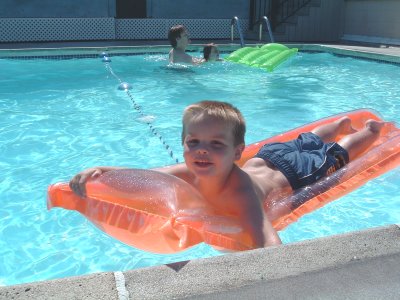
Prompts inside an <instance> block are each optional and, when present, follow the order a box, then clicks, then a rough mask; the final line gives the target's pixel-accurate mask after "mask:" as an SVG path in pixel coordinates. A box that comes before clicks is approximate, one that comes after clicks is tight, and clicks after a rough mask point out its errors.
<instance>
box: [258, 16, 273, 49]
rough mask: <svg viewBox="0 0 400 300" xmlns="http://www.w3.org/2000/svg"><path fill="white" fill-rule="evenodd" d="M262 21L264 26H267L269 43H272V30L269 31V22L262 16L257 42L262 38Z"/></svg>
mask: <svg viewBox="0 0 400 300" xmlns="http://www.w3.org/2000/svg"><path fill="white" fill-rule="evenodd" d="M263 20H264V22H265V24H266V25H267V29H268V33H269V38H270V40H271V43H274V37H273V36H272V30H271V24H270V23H269V20H268V18H267V17H266V16H263V17H262V18H261V21H260V27H259V40H260V41H261V37H262V30H263Z"/></svg>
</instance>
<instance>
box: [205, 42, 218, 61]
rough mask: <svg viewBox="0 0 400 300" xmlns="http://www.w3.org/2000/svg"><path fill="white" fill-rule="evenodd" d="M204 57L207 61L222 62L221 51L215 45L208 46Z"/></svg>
mask: <svg viewBox="0 0 400 300" xmlns="http://www.w3.org/2000/svg"><path fill="white" fill-rule="evenodd" d="M203 57H204V60H205V61H221V60H222V59H220V58H219V51H218V48H217V46H216V45H215V44H207V45H205V46H204V49H203Z"/></svg>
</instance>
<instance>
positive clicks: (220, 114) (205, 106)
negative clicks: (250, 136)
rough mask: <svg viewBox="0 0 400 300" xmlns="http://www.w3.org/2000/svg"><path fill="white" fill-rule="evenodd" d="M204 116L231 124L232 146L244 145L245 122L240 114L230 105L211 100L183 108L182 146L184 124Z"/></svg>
mask: <svg viewBox="0 0 400 300" xmlns="http://www.w3.org/2000/svg"><path fill="white" fill-rule="evenodd" d="M204 116H211V117H215V118H217V119H219V120H223V121H225V122H228V123H229V124H231V126H232V133H233V138H234V146H238V145H240V144H244V136H245V133H246V122H245V120H244V118H243V115H242V113H241V112H240V111H239V110H238V109H237V108H236V107H235V106H233V105H232V104H230V103H227V102H221V101H212V100H204V101H201V102H197V103H194V104H191V105H189V106H187V107H186V108H185V110H184V112H183V117H182V144H183V141H184V139H185V136H186V124H188V122H189V121H190V120H193V119H199V118H202V117H204Z"/></svg>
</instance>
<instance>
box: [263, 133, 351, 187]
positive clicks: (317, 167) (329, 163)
mask: <svg viewBox="0 0 400 300" xmlns="http://www.w3.org/2000/svg"><path fill="white" fill-rule="evenodd" d="M255 157H259V158H262V159H264V160H266V161H269V162H271V163H272V164H273V165H274V166H275V167H276V168H277V169H278V170H279V171H281V172H282V173H283V174H284V175H285V176H286V178H287V179H288V181H289V183H290V185H291V187H292V188H293V190H296V189H298V188H301V187H304V186H306V185H310V184H312V183H314V182H316V181H317V180H319V179H320V178H322V177H324V176H327V175H329V174H332V173H333V172H335V171H336V170H338V169H340V168H342V167H343V166H344V165H346V164H347V163H348V162H349V154H348V153H347V151H346V150H345V149H344V148H343V147H341V146H340V145H339V144H337V143H327V144H325V143H324V142H323V141H322V140H321V138H320V137H319V136H318V135H315V134H314V133H311V132H308V133H302V134H300V135H299V136H298V138H297V139H295V140H292V141H289V142H286V143H271V144H265V145H264V146H263V147H262V148H261V149H260V151H259V152H258V153H257V154H256V156H255Z"/></svg>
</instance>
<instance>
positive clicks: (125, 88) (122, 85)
mask: <svg viewBox="0 0 400 300" xmlns="http://www.w3.org/2000/svg"><path fill="white" fill-rule="evenodd" d="M101 57H102V61H103V62H104V65H105V68H106V70H108V71H109V72H110V73H111V75H112V76H114V78H116V79H117V80H118V82H119V86H118V89H119V90H121V91H125V93H126V94H127V95H128V97H129V98H130V99H131V101H132V104H133V108H134V109H135V110H136V111H137V112H138V113H139V115H140V116H141V117H143V118H142V120H146V115H145V114H144V112H143V110H142V108H141V106H140V105H139V104H138V103H137V102H136V101H135V98H134V97H133V95H132V94H131V93H130V91H129V90H130V89H132V86H131V85H130V84H129V83H127V82H124V81H122V80H121V78H119V77H118V76H117V74H115V72H114V71H113V69H112V67H111V59H110V58H109V57H108V54H107V53H105V52H103V53H102V54H101ZM144 122H145V123H146V124H147V126H148V127H149V129H150V131H151V133H152V134H153V135H154V136H156V137H158V139H159V140H160V142H161V143H162V145H163V146H164V148H165V149H166V150H167V152H168V154H169V156H170V157H171V159H173V160H174V161H175V162H176V163H177V164H178V163H179V160H178V158H177V157H175V155H174V152H173V151H172V148H171V147H170V146H169V145H168V143H167V142H166V141H165V140H164V138H163V136H162V135H161V134H160V133H159V132H158V130H157V129H156V128H155V127H154V126H153V125H152V124H151V122H150V121H149V120H148V121H144Z"/></svg>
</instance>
